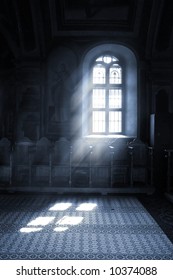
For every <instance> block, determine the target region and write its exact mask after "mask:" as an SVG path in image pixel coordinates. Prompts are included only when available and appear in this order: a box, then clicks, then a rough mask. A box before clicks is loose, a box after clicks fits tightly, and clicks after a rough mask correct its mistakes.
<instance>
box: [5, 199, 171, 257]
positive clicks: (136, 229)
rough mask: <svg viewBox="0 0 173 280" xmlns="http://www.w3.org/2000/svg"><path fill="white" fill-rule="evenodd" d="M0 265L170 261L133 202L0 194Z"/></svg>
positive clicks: (166, 245)
mask: <svg viewBox="0 0 173 280" xmlns="http://www.w3.org/2000/svg"><path fill="white" fill-rule="evenodd" d="M0 259H173V244H172V243H171V241H170V240H169V239H168V237H167V236H166V235H165V234H164V232H163V231H162V229H161V228H160V227H159V226H158V224H157V223H156V221H155V220H154V218H153V217H152V216H151V215H150V214H149V213H148V212H147V211H146V209H145V208H144V207H143V205H142V204H141V203H140V201H139V200H138V199H137V198H136V197H133V196H94V195H88V196H87V195H83V196H82V195H81V196H80V195H65V196H59V195H57V194H54V195H53V194H52V195H50V194H40V195H37V194H35V195H33V194H11V195H10V194H1V196H0Z"/></svg>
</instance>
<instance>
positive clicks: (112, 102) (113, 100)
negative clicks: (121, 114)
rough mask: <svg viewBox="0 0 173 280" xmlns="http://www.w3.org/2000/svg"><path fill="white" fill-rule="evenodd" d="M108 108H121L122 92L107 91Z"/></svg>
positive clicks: (118, 90)
mask: <svg viewBox="0 0 173 280" xmlns="http://www.w3.org/2000/svg"><path fill="white" fill-rule="evenodd" d="M109 108H110V109H113V108H115V109H120V108H122V90H121V89H110V90H109Z"/></svg>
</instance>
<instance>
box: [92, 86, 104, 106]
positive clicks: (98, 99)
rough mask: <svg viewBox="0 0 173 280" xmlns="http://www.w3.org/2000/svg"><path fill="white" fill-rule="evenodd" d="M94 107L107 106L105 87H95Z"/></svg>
mask: <svg viewBox="0 0 173 280" xmlns="http://www.w3.org/2000/svg"><path fill="white" fill-rule="evenodd" d="M93 108H98V109H99V108H105V89H93Z"/></svg>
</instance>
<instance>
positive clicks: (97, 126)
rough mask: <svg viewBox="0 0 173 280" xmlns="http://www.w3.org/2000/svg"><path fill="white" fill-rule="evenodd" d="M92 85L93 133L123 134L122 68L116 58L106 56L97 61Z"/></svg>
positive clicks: (94, 65)
mask: <svg viewBox="0 0 173 280" xmlns="http://www.w3.org/2000/svg"><path fill="white" fill-rule="evenodd" d="M91 85H92V86H91V87H92V90H91V96H90V108H91V116H90V119H91V123H90V131H91V133H92V134H98V133H99V134H112V133H113V134H115V133H122V132H123V89H122V85H123V80H122V67H121V65H120V62H119V60H118V59H117V58H116V57H115V56H111V55H104V56H99V57H98V58H96V59H95V61H94V63H93V65H92V81H91Z"/></svg>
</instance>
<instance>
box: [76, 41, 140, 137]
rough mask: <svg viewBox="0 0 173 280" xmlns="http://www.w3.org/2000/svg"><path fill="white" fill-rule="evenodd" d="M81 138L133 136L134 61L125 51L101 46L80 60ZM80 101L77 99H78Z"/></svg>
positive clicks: (134, 130)
mask: <svg viewBox="0 0 173 280" xmlns="http://www.w3.org/2000/svg"><path fill="white" fill-rule="evenodd" d="M82 75H83V78H82V119H81V120H79V125H78V127H80V121H82V123H81V124H82V135H83V136H86V137H93V136H94V135H95V136H96V135H97V136H99V137H100V136H102V135H103V138H104V136H105V135H106V136H108V137H110V138H111V137H112V138H114V137H116V135H118V134H119V136H118V137H121V136H123V137H124V136H130V137H131V136H132V137H136V135H137V104H138V102H137V60H136V57H135V55H134V53H133V52H132V50H130V49H129V48H127V47H125V46H123V45H119V44H101V45H98V46H95V47H93V48H91V49H90V50H89V51H88V52H87V53H86V55H85V57H84V60H83V72H82ZM79 100H80V96H79Z"/></svg>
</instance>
